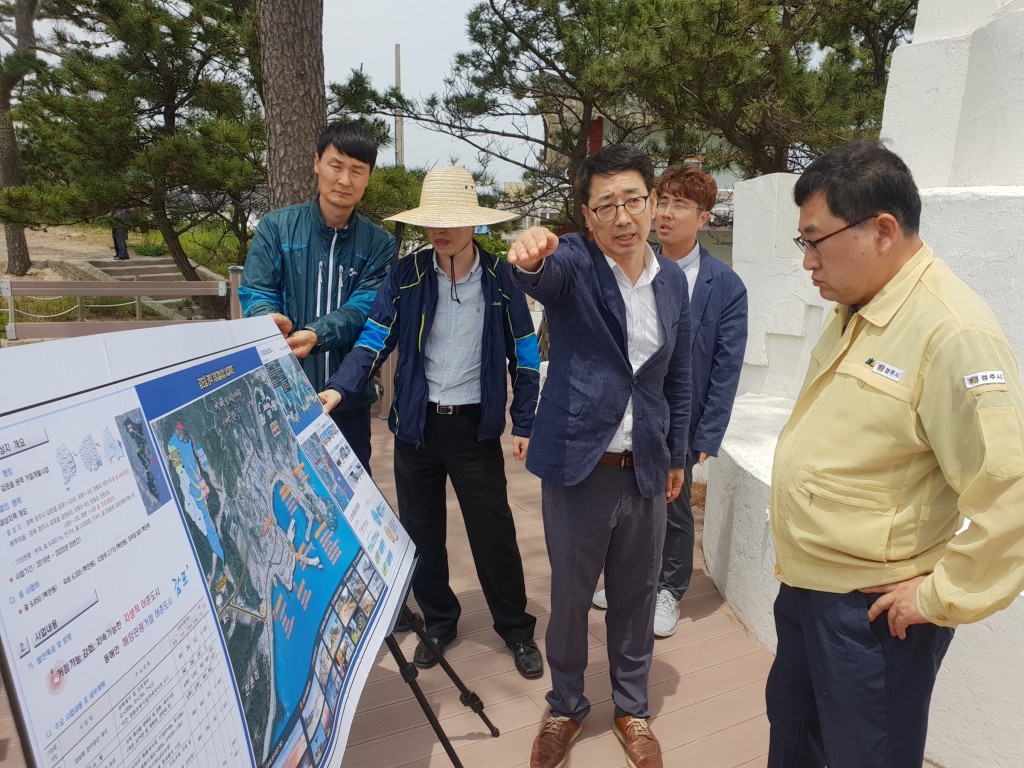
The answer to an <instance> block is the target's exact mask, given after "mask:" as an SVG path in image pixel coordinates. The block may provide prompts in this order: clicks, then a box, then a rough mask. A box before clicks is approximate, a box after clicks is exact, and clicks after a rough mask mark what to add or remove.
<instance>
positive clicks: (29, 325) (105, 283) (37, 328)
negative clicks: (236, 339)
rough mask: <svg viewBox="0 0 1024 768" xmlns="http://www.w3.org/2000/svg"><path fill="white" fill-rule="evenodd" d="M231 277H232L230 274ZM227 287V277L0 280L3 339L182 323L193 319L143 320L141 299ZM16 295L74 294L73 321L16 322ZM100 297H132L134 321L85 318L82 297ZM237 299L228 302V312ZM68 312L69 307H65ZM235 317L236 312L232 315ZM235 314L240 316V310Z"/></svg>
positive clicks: (217, 292) (218, 292)
mask: <svg viewBox="0 0 1024 768" xmlns="http://www.w3.org/2000/svg"><path fill="white" fill-rule="evenodd" d="M232 278H234V276H233V275H232ZM229 294H231V295H232V296H233V295H234V291H232V290H230V288H229V283H228V281H227V280H216V281H213V280H209V281H187V280H136V281H130V282H129V281H125V282H121V281H112V280H91V281H90V280H75V281H57V280H0V297H2V298H4V299H6V300H7V329H6V330H7V338H8V339H10V340H12V341H13V340H24V339H66V338H72V337H77V336H88V335H90V334H94V333H109V332H112V331H128V330H133V329H135V328H153V327H156V326H158V325H173V324H175V323H182V322H197V321H190V320H187V319H177V320H175V319H163V320H143V319H142V307H143V303H144V302H143V299H144V298H145V299H151V300H160V299H185V298H194V297H200V296H208V297H222V298H223V297H225V296H228V295H229ZM19 296H25V297H33V298H54V297H68V296H70V297H74V298H76V299H77V300H78V302H77V311H78V315H77V321H70V322H69V321H64V322H35V321H32V322H18V321H17V320H16V319H15V318H16V312H17V310H16V309H15V299H16V298H17V297H19ZM101 296H127V297H131V298H132V299H134V302H128V303H134V304H135V319H134V320H86V319H85V309H86V305H85V301H84V300H85V299H86V298H90V297H92V298H95V297H101ZM236 305H237V300H234V301H233V302H232V311H234V307H235V306H236ZM68 311H71V310H68ZM232 316H233V317H235V316H236V315H232ZM237 316H241V313H240V312H239V314H238V315H237Z"/></svg>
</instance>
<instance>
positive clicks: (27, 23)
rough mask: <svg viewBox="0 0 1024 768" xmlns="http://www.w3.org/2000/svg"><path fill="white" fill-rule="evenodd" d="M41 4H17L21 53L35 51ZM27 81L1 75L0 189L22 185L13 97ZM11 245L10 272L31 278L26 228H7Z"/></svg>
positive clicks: (23, 1)
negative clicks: (13, 121) (38, 7)
mask: <svg viewBox="0 0 1024 768" xmlns="http://www.w3.org/2000/svg"><path fill="white" fill-rule="evenodd" d="M37 4H38V3H37V0H17V2H16V3H15V4H14V30H15V37H16V43H17V50H18V51H19V52H24V51H31V50H32V49H33V48H34V46H35V44H36V35H35V28H34V24H35V18H36V6H37ZM24 77H25V75H24V73H23V72H20V71H15V72H8V71H6V68H5V70H4V71H3V72H0V187H16V186H18V185H19V184H21V155H20V153H19V152H18V139H17V137H16V136H15V135H14V124H13V123H12V122H11V97H12V95H13V93H14V89H15V87H16V86H17V85H18V83H20V82H21V81H22V79H23V78H24ZM4 237H5V240H6V241H7V271H8V272H10V273H11V274H12V275H17V276H19V277H20V276H22V275H26V274H28V270H29V268H30V267H31V266H32V260H31V259H30V258H29V254H28V243H26V242H25V228H24V227H23V226H21V225H20V224H5V225H4Z"/></svg>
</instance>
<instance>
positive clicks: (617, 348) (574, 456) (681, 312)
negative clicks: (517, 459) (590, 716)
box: [509, 145, 690, 768]
mask: <svg viewBox="0 0 1024 768" xmlns="http://www.w3.org/2000/svg"><path fill="white" fill-rule="evenodd" d="M577 193H578V196H579V199H580V200H581V201H582V202H583V216H584V218H585V219H586V222H587V225H588V228H589V229H590V231H591V232H592V234H593V238H594V239H593V241H587V240H584V239H583V238H582V237H580V236H578V235H567V236H565V237H562V238H561V239H559V238H556V237H555V236H554V235H553V234H552V233H550V232H548V231H547V230H546V229H542V228H539V227H538V228H533V229H530V230H527V232H525V233H524V234H523V235H522V236H521V237H520V238H519V240H517V241H516V243H514V244H513V245H512V248H511V249H510V250H509V262H510V263H512V264H514V265H516V267H517V269H516V270H515V271H514V277H515V279H516V280H517V282H519V284H520V285H521V286H522V287H523V290H525V291H526V292H527V293H529V294H530V295H532V296H533V297H534V298H536V299H537V300H538V301H540V302H541V303H542V304H543V305H544V308H545V311H546V312H547V318H548V329H549V332H550V338H551V347H550V355H549V367H548V375H547V380H546V381H545V384H544V389H543V393H542V395H541V401H540V407H539V410H538V412H537V421H536V424H535V426H534V430H533V436H532V439H531V446H530V453H529V456H528V457H527V460H526V466H527V468H528V469H529V470H530V471H531V472H533V473H534V474H536V475H539V476H540V478H541V480H542V483H541V490H542V506H543V516H544V536H545V540H546V543H547V548H548V558H549V559H550V561H551V621H550V624H549V625H548V630H547V634H546V635H545V638H546V645H547V654H548V666H549V668H550V670H551V687H552V689H551V691H550V692H549V693H548V695H547V701H548V706H549V708H550V713H549V716H548V717H547V718H546V720H545V722H544V724H543V725H542V727H541V731H540V733H539V734H538V736H537V738H536V740H535V741H534V744H533V751H532V753H531V756H530V766H531V768H555V766H560V765H562V763H563V762H564V760H565V758H566V752H567V751H568V748H569V745H570V744H571V742H572V741H573V740H574V739H575V738H576V737H577V736H578V735H579V733H580V728H581V724H582V721H583V718H585V717H586V715H587V713H588V712H589V711H590V702H589V701H588V700H587V698H586V696H585V695H584V692H583V679H584V672H585V670H586V665H587V615H588V611H589V608H590V600H591V597H592V596H593V593H594V587H595V586H596V585H597V579H598V576H599V575H600V573H601V570H602V568H603V569H604V572H605V586H606V588H607V591H608V594H609V601H608V602H609V607H608V614H607V619H606V623H607V626H608V660H609V671H610V674H611V678H612V699H613V701H614V703H615V718H614V722H613V729H614V731H615V734H616V736H617V737H618V738H619V740H620V741H621V742H622V743H623V745H624V747H625V749H626V755H627V761H628V762H629V763H630V765H637V766H643V768H660V766H661V765H662V760H661V749H660V746H659V744H658V741H657V739H655V738H654V735H653V734H652V733H651V730H650V727H649V725H648V718H649V717H650V714H651V713H650V708H649V703H648V690H647V679H648V673H649V671H650V665H651V657H652V652H653V648H654V635H653V632H652V624H653V618H654V596H655V592H656V589H657V585H658V576H659V572H660V565H661V550H662V545H663V542H664V537H665V505H666V502H667V501H671V500H672V499H674V498H675V497H676V496H677V495H678V494H679V491H680V489H681V487H682V484H683V476H684V470H683V467H684V466H685V464H686V461H687V454H688V451H687V431H688V427H689V423H690V309H689V302H688V300H687V292H686V282H685V279H684V278H683V274H682V272H681V271H680V270H679V269H678V268H677V267H676V266H675V264H673V263H672V262H670V261H669V260H667V259H665V258H663V257H660V256H657V255H655V254H654V252H653V251H652V250H651V248H650V246H649V245H648V244H647V235H648V234H649V233H650V229H651V221H652V215H653V206H654V203H655V193H654V167H653V165H652V163H651V160H650V158H648V157H647V156H646V155H644V154H643V153H641V152H638V151H636V150H634V149H631V148H628V147H624V146H621V145H611V146H607V147H603V148H602V149H600V150H598V151H597V152H596V153H595V154H593V155H592V156H591V157H589V158H587V159H586V160H585V161H584V163H583V165H582V167H581V170H580V173H579V176H578V178H577Z"/></svg>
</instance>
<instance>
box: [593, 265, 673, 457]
mask: <svg viewBox="0 0 1024 768" xmlns="http://www.w3.org/2000/svg"><path fill="white" fill-rule="evenodd" d="M645 248H646V250H645V252H644V271H643V272H641V273H640V277H638V278H637V281H636V284H635V285H634V284H633V283H631V282H629V278H628V277H626V273H625V272H623V271H622V267H620V266H619V265H618V264H616V263H615V262H614V261H612V260H611V259H609V258H608V257H607V256H605V259H606V260H607V261H608V266H609V267H611V270H612V274H613V275H614V276H615V282H616V284H617V285H618V286H619V293H621V294H622V302H623V303H624V304H625V305H626V351H627V354H628V355H629V364H630V365H631V366H632V367H633V370H634V371H638V370H640V367H641V366H642V365H643V364H644V363H646V362H647V360H648V358H650V357H651V355H653V354H654V353H655V352H656V351H657V350H658V348H659V347H660V346H661V345H662V344H664V343H665V334H664V333H663V332H662V330H661V320H660V319H659V318H658V305H657V302H655V300H654V278H655V277H656V276H657V274H658V272H660V271H661V265H659V264H658V260H657V259H656V258H655V257H654V251H652V250H651V247H650V246H649V245H648V246H645ZM605 450H607V451H608V452H609V453H623V452H625V451H631V450H633V398H632V396H630V398H629V402H627V403H626V410H625V412H624V413H623V416H622V422H621V423H620V424H619V428H618V429H617V430H616V431H615V435H614V436H613V437H612V440H611V442H610V443H608V447H607V448H606V449H605Z"/></svg>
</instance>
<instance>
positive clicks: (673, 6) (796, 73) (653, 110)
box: [335, 0, 917, 228]
mask: <svg viewBox="0 0 1024 768" xmlns="http://www.w3.org/2000/svg"><path fill="white" fill-rule="evenodd" d="M916 9H917V0H788V1H787V2H771V1H770V0H507V1H505V2H500V3H499V2H481V3H479V4H478V5H476V6H474V7H473V8H472V10H470V12H469V14H468V16H467V22H468V34H469V40H470V48H469V49H468V50H466V51H463V52H461V53H459V54H458V55H457V56H456V58H455V61H454V62H453V66H452V70H451V72H450V74H449V75H448V76H447V77H446V79H445V82H444V88H443V90H442V91H441V92H439V93H435V94H432V95H430V96H428V97H426V98H424V99H420V100H414V99H410V98H408V97H406V96H404V95H403V94H401V93H399V92H397V91H395V90H394V89H391V90H388V91H382V92H374V91H373V90H372V88H371V87H370V84H369V82H368V81H367V80H366V78H365V76H363V75H362V73H353V78H350V80H349V83H348V84H347V86H346V90H345V92H346V93H349V94H359V99H358V103H359V109H360V110H361V111H362V112H363V113H365V114H377V115H386V114H391V113H393V112H394V111H395V110H396V109H401V110H403V111H404V112H405V113H406V114H407V115H408V116H409V118H410V119H413V120H418V121H420V122H421V123H423V124H425V125H427V126H428V127H431V128H432V129H434V130H437V131H439V132H442V133H446V134H448V135H451V136H453V137H455V138H458V139H460V140H462V141H464V142H465V143H467V144H468V145H470V146H472V147H474V148H475V149H477V150H478V151H479V152H481V153H483V154H485V155H489V156H492V157H501V158H503V159H506V160H508V159H510V158H514V157H516V156H517V153H516V152H514V151H513V148H515V147H517V146H519V147H521V146H522V145H523V144H526V145H527V146H529V147H531V152H530V155H529V157H528V158H527V159H526V160H524V161H522V162H521V163H520V165H521V167H522V168H523V171H524V175H523V180H524V182H525V186H524V187H523V189H521V190H519V192H518V193H517V195H516V198H517V207H519V208H520V209H521V210H522V211H523V212H524V213H528V212H538V211H540V210H543V209H548V211H550V210H551V209H552V208H554V209H556V210H560V214H558V215H556V222H555V223H556V225H557V226H558V227H559V228H562V227H566V226H576V227H579V226H580V225H581V222H580V221H579V217H580V214H579V201H577V200H575V199H573V196H572V190H571V182H572V181H573V179H574V178H575V175H576V170H577V169H578V168H579V165H580V163H581V162H582V161H583V159H584V158H585V157H586V155H587V153H588V149H589V145H590V136H589V135H588V129H589V128H590V127H591V126H592V125H594V124H595V121H596V120H597V119H598V118H600V119H601V121H602V130H601V133H602V136H601V138H602V139H603V140H604V142H606V143H607V142H609V141H615V142H622V143H627V144H631V145H634V146H637V147H639V148H641V149H644V150H646V151H649V152H651V153H652V155H654V156H655V158H656V159H657V160H658V161H660V162H662V163H668V162H681V161H682V160H684V159H686V158H689V157H693V156H698V157H701V158H702V159H703V161H704V164H705V166H707V167H710V168H712V169H714V168H723V167H730V168H732V169H733V170H734V171H736V172H738V173H739V174H740V175H745V176H751V175H756V174H760V173H770V172H774V171H782V170H792V169H794V168H799V167H800V166H802V165H804V164H805V163H806V162H807V161H808V160H809V159H811V158H812V157H814V156H816V155H817V154H819V153H820V152H822V151H824V150H826V149H828V148H830V147H832V146H835V145H837V144H839V143H842V142H844V141H846V140H847V139H849V138H850V137H852V136H873V135H877V132H878V129H879V124H880V121H881V108H882V102H883V99H884V92H885V83H886V78H887V74H888V68H889V62H890V59H891V55H892V51H893V50H894V48H895V47H896V46H897V45H899V44H900V43H902V42H905V41H906V40H907V39H908V38H909V36H910V31H911V30H912V28H913V24H914V20H915V17H916ZM356 74H358V75H359V78H358V79H356V78H355V75H356ZM340 92H341V91H340V90H336V91H335V93H340ZM513 162H514V161H513Z"/></svg>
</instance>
